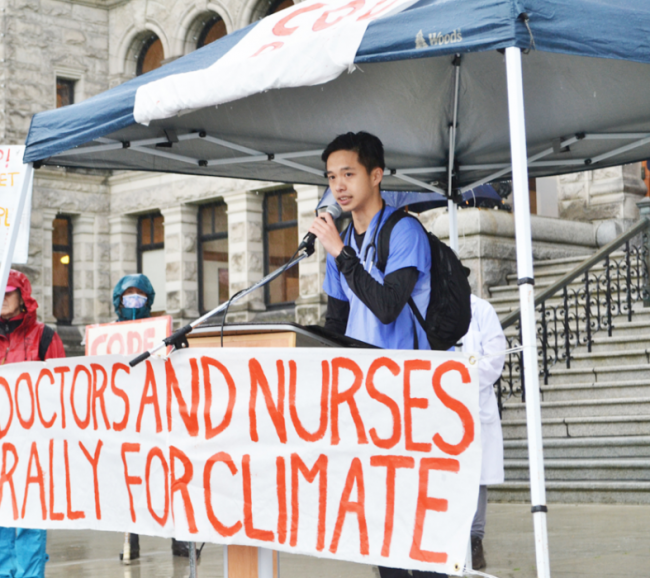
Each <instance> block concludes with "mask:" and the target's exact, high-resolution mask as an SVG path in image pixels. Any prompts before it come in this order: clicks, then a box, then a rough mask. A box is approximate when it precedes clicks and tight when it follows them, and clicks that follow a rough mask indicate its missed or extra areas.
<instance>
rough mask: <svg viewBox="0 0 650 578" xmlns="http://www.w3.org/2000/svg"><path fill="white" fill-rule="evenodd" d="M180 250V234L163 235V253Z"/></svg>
mask: <svg viewBox="0 0 650 578" xmlns="http://www.w3.org/2000/svg"><path fill="white" fill-rule="evenodd" d="M180 250H181V240H180V235H178V234H177V233H175V234H173V235H167V234H166V235H165V253H178V252H179V251H180Z"/></svg>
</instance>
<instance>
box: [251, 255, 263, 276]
mask: <svg viewBox="0 0 650 578" xmlns="http://www.w3.org/2000/svg"><path fill="white" fill-rule="evenodd" d="M248 257H249V258H248V270H249V271H251V272H253V273H262V271H263V268H264V267H263V265H264V253H262V252H261V251H251V252H250V253H249V254H248Z"/></svg>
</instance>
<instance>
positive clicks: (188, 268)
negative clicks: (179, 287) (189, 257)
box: [183, 261, 198, 281]
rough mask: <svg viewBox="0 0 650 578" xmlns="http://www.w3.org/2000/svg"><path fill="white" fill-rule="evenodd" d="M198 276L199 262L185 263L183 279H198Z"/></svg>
mask: <svg viewBox="0 0 650 578" xmlns="http://www.w3.org/2000/svg"><path fill="white" fill-rule="evenodd" d="M197 278H198V266H197V262H196V261H194V262H188V263H185V267H184V269H183V281H196V280H197Z"/></svg>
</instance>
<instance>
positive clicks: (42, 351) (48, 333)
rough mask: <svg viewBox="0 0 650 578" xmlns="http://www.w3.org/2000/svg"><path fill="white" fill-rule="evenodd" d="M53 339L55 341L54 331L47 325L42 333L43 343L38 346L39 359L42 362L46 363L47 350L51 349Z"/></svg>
mask: <svg viewBox="0 0 650 578" xmlns="http://www.w3.org/2000/svg"><path fill="white" fill-rule="evenodd" d="M52 339H54V329H52V328H51V327H50V326H49V325H46V326H45V327H43V333H41V341H40V342H39V344H38V358H39V359H40V360H41V361H45V355H46V354H47V350H48V349H49V348H50V345H51V343H52Z"/></svg>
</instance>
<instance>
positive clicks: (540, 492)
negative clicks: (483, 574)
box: [25, 0, 650, 577]
mask: <svg viewBox="0 0 650 578" xmlns="http://www.w3.org/2000/svg"><path fill="white" fill-rule="evenodd" d="M648 30H650V5H648V3H647V1H646V0H628V1H627V2H626V3H625V4H624V5H622V4H621V3H619V2H617V1H616V0H597V1H589V0H455V1H450V0H421V1H420V2H416V3H413V2H409V1H408V0H393V1H391V0H351V1H350V0H321V1H320V2H317V1H315V0H307V1H306V2H303V3H301V4H299V5H298V6H294V7H292V8H289V9H287V10H286V11H283V12H280V13H278V14H275V15H273V16H270V17H267V18H265V19H264V20H262V21H260V22H259V23H256V24H252V25H251V26H249V27H247V28H245V29H243V30H239V31H237V32H234V33H232V34H230V35H228V36H226V37H225V38H223V39H221V40H219V41H217V42H215V43H213V44H210V45H208V46H206V47H204V48H202V49H200V50H197V51H196V52H194V53H192V54H189V55H187V56H185V57H183V58H180V59H178V60H176V61H174V62H172V63H170V64H168V65H166V66H164V67H162V68H160V69H158V70H156V71H153V72H151V73H149V74H146V75H143V76H141V77H138V78H135V79H133V80H131V81H129V82H127V83H124V84H123V85H120V86H118V87H116V88H114V89H112V90H109V91H107V92H105V93H103V94H100V95H98V96H96V97H93V98H91V99H89V100H87V101H85V102H82V103H80V104H77V105H74V106H70V107H67V108H63V109H58V110H56V111H49V112H44V113H40V114H37V115H36V116H35V117H34V119H33V121H32V126H31V129H30V132H29V135H28V138H27V143H26V144H27V149H26V154H25V159H26V161H28V162H34V163H35V165H36V166H38V165H40V164H50V165H61V166H71V167H86V168H98V169H135V170H150V171H170V172H177V173H187V174H198V175H213V176H224V177H241V178H246V179H260V180H264V181H278V182H290V183H306V184H318V185H322V184H324V179H323V174H322V171H323V166H322V163H321V161H320V158H319V157H320V153H321V151H322V149H323V148H324V146H325V145H326V144H327V143H328V142H329V141H330V140H331V139H332V137H333V136H335V135H336V134H338V133H342V132H347V131H350V130H352V131H357V130H366V131H368V132H372V133H374V134H376V135H377V136H379V137H380V138H381V139H382V140H383V142H384V144H385V148H386V161H387V167H388V168H387V170H386V173H385V179H384V183H383V186H384V187H385V188H387V189H390V190H395V191H399V190H410V191H413V190H421V191H432V192H437V193H442V194H445V195H446V196H447V197H456V196H457V193H458V192H459V191H460V192H461V193H462V192H464V191H467V190H470V189H472V188H474V187H475V186H476V185H478V184H480V183H483V182H489V181H494V180H498V179H500V178H512V180H513V189H514V197H515V205H516V207H517V210H516V211H515V231H516V237H517V255H518V277H519V281H518V283H519V286H520V289H519V291H520V303H521V311H522V315H521V319H522V342H523V354H524V378H525V381H526V386H527V387H526V392H527V396H526V416H527V424H528V441H529V463H530V482H531V501H532V505H533V508H532V511H533V520H534V527H535V540H536V558H537V572H538V576H540V577H547V576H550V567H549V560H548V542H547V534H546V514H545V512H546V505H545V501H546V497H545V488H544V464H543V456H542V435H541V414H540V405H539V382H538V372H537V349H536V332H535V311H534V290H533V284H534V281H533V265H532V245H531V231H530V215H529V200H528V175H529V174H530V175H531V176H544V175H553V174H560V173H565V172H575V171H579V170H585V169H595V168H600V167H606V166H610V165H618V164H622V163H628V162H633V161H637V160H642V159H646V158H648V157H650V114H649V113H648V110H647V107H648V105H647V103H648V102H650V98H649V97H650V82H648V80H650V36H649V35H648ZM274 35H275V36H274ZM273 38H275V40H273ZM256 42H257V44H256ZM253 49H256V50H253ZM531 49H532V50H531ZM529 50H530V52H529ZM522 51H523V52H524V53H526V55H525V56H524V57H523V58H522ZM355 69H356V70H355ZM346 70H349V71H351V72H352V73H351V74H343V72H345V71H346ZM524 85H525V86H526V93H525V100H524V90H523V87H524ZM275 89H281V90H275ZM524 109H525V111H526V119H525V121H524ZM136 121H138V122H136ZM454 207H455V205H453V204H452V203H451V202H450V209H451V220H450V224H451V231H450V234H451V239H452V245H453V243H454V241H453V239H454V237H455V236H456V235H457V233H455V232H454V228H453V224H454Z"/></svg>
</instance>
